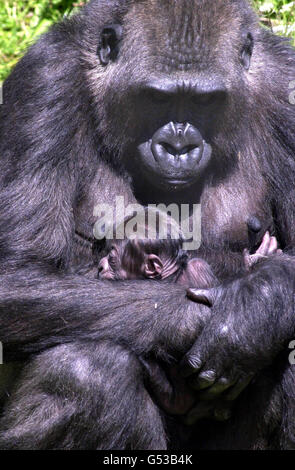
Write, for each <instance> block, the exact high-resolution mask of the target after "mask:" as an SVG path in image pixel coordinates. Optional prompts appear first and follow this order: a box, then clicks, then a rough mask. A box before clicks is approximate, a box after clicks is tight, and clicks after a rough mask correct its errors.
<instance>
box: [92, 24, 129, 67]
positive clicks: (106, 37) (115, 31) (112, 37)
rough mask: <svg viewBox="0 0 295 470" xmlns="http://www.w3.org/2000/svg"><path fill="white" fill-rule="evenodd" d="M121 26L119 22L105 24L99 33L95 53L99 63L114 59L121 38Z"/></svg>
mask: <svg viewBox="0 0 295 470" xmlns="http://www.w3.org/2000/svg"><path fill="white" fill-rule="evenodd" d="M122 32H123V29H122V26H121V25H119V24H115V25H110V26H106V27H105V28H104V29H103V30H102V33H101V38H100V44H99V46H98V49H97V55H98V57H99V59H100V63H101V65H108V63H109V62H110V61H114V60H115V59H116V58H117V56H118V53H119V43H120V41H121V39H122Z"/></svg>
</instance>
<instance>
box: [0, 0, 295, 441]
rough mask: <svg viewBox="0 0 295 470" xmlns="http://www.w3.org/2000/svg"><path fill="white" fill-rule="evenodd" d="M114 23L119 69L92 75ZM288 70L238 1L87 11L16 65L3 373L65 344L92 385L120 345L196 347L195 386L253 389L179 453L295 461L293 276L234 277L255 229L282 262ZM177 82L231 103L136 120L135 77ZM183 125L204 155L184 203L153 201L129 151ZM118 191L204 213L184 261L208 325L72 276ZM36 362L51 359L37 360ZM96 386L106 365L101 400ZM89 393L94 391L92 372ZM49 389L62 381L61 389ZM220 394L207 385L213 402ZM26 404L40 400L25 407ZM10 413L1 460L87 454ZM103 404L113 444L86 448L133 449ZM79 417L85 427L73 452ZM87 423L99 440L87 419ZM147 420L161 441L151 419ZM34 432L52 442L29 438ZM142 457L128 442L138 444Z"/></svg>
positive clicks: (165, 294)
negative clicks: (44, 453) (193, 260)
mask: <svg viewBox="0 0 295 470" xmlns="http://www.w3.org/2000/svg"><path fill="white" fill-rule="evenodd" d="M113 24H121V25H123V37H122V40H121V43H120V44H119V46H118V47H119V50H118V51H116V52H118V53H117V54H116V56H112V57H110V59H111V60H110V62H109V63H108V64H101V63H100V59H99V54H97V52H98V46H99V44H100V35H101V33H102V31H103V30H104V28H105V26H108V25H113ZM249 33H250V34H251V37H252V38H253V44H252V40H251V47H249V37H250V36H249ZM116 46H117V45H116ZM252 46H253V50H252ZM251 53H252V56H251ZM245 54H246V55H245ZM248 66H249V67H248ZM294 70H295V53H294V50H293V49H292V48H291V46H290V45H289V44H288V42H287V41H286V40H284V39H282V38H279V37H276V36H274V35H272V34H271V33H270V32H269V31H267V30H265V29H262V28H260V27H259V25H258V21H257V18H256V16H255V15H254V13H253V12H252V10H251V9H250V7H249V5H248V3H247V2H246V1H244V0H236V1H234V0H226V1H224V2H211V1H209V0H193V1H190V2H187V1H186V0H181V1H178V2H171V1H170V0H169V1H168V0H161V1H160V0H154V1H144V0H143V1H137V0H130V1H127V0H126V1H125V0H121V1H119V0H117V1H115V0H112V1H111V0H108V1H107V0H100V1H99V0H95V1H93V2H90V3H89V4H88V5H87V6H86V7H85V8H84V9H83V10H82V11H81V13H80V14H79V15H77V16H75V17H73V18H71V19H70V20H66V21H64V22H63V23H61V24H59V25H57V26H55V27H54V28H52V29H51V30H50V31H49V33H48V34H46V35H45V36H43V37H42V38H41V39H40V40H39V42H38V43H37V44H36V45H34V46H33V47H32V48H31V49H30V50H29V51H28V53H27V54H26V56H25V57H24V58H23V59H22V60H21V61H20V62H19V64H18V65H17V66H16V68H15V70H14V71H13V72H12V74H11V76H10V77H9V78H8V80H7V81H6V82H5V84H4V104H3V105H1V107H0V123H1V127H0V155H1V174H0V185H1V197H0V259H1V283H0V340H1V341H2V342H3V345H4V359H5V361H6V362H8V361H13V360H17V359H18V360H23V359H24V358H25V357H27V358H28V359H29V358H30V356H31V355H32V354H38V353H40V352H41V351H47V350H48V349H49V348H51V347H53V346H57V349H55V351H56V354H57V353H58V351H59V352H60V356H59V360H61V359H62V357H63V355H65V356H66V355H67V354H73V353H74V351H75V348H77V347H78V345H79V344H81V345H83V349H82V350H79V351H80V352H79V354H78V356H79V355H80V353H81V357H82V356H83V354H86V356H87V360H89V361H90V363H91V364H92V366H91V367H92V369H91V370H93V369H96V367H98V368H99V364H100V358H101V357H102V356H103V353H105V354H106V357H107V359H108V360H109V361H110V362H112V363H114V362H115V364H116V360H118V361H119V359H118V358H115V359H114V356H113V355H114V354H115V353H116V348H117V347H118V348H120V347H121V346H123V347H124V351H126V350H127V351H132V353H133V354H135V355H140V354H151V353H152V354H154V355H156V356H158V357H160V358H161V359H162V360H164V361H169V360H170V359H171V357H173V358H175V359H178V358H180V357H181V355H182V354H184V353H185V352H186V351H187V350H188V349H189V348H190V347H191V345H192V344H193V342H194V340H195V339H196V338H197V341H196V343H195V345H194V346H193V349H192V351H191V353H189V354H188V356H187V361H188V364H189V365H190V366H191V368H192V369H193V371H195V372H199V367H200V365H201V366H202V367H203V372H206V371H211V372H213V373H214V374H215V377H216V379H217V380H218V379H220V378H224V379H225V380H228V381H229V383H231V384H234V383H236V381H237V380H240V379H241V378H245V377H246V378H251V377H252V375H253V374H254V377H255V378H254V381H253V382H252V383H251V384H250V385H249V386H248V388H246V390H245V391H244V392H243V394H242V395H241V396H240V397H239V398H237V401H236V403H235V405H236V406H235V408H234V410H233V418H232V419H231V420H230V421H229V423H228V424H227V425H224V424H220V430H219V426H217V425H216V424H213V425H210V423H207V424H204V425H202V433H200V435H198V432H197V430H196V432H194V433H193V437H192V446H194V447H196V448H199V447H202V448H204V447H210V448H220V447H221V448H293V447H294V439H295V438H294V429H293V428H294V426H293V422H294V400H293V388H294V387H293V384H294V372H293V369H292V366H290V365H289V363H288V360H287V345H288V342H289V340H291V339H293V338H294V335H295V316H294V292H295V286H294V272H295V270H294V261H293V258H292V256H291V257H288V256H285V257H284V256H281V257H279V256H276V257H273V258H272V259H270V260H267V261H265V262H261V263H260V264H259V265H258V266H257V267H256V268H255V272H253V273H250V274H245V275H244V276H237V273H238V272H239V271H240V267H241V255H240V253H241V252H242V249H243V248H245V247H247V245H248V227H247V221H248V220H249V218H250V217H251V216H253V214H255V216H257V217H258V219H259V220H261V223H262V225H261V226H262V231H265V230H266V229H267V228H268V229H270V230H271V231H272V233H273V234H275V235H276V236H277V238H278V239H279V241H280V244H281V247H282V248H283V249H284V250H286V249H288V248H291V249H292V248H294V230H293V227H294V221H295V220H294V219H295V212H294V202H295V200H294V199H295V191H294V177H295V160H294V153H295V139H294V126H295V107H294V106H292V105H291V104H290V103H289V92H290V90H289V88H288V87H289V82H290V81H291V80H294V74H295V72H294ZM175 72H178V74H177V75H176V74H175ZM204 72H205V74H204ZM179 74H182V75H181V76H183V83H184V82H185V80H188V84H189V86H188V89H193V88H194V87H195V86H199V84H201V85H202V86H203V87H207V88H208V86H209V85H208V83H209V84H210V83H213V84H216V83H218V84H220V83H221V82H222V84H223V86H225V88H226V90H227V99H226V103H225V107H224V108H222V109H219V108H218V109H216V110H215V111H216V112H217V111H218V112H220V113H221V115H220V116H219V118H218V119H217V120H214V119H209V118H208V115H207V117H206V116H205V117H202V111H201V110H202V108H199V107H198V108H195V107H191V106H193V105H192V104H191V100H188V102H189V105H188V106H187V107H181V109H180V108H179V109H177V112H176V111H174V110H173V111H171V113H172V115H171V114H169V112H170V111H169V112H167V113H166V114H165V117H163V115H162V114H161V112H159V111H158V108H157V109H156V108H155V110H154V111H151V112H150V109H151V108H146V107H145V105H146V106H148V104H146V101H145V99H146V98H145V95H141V94H140V91H141V89H142V86H143V85H142V84H143V82H144V81H145V80H146V79H147V78H150V77H152V78H153V79H154V80H155V81H156V82H157V83H158V82H161V80H163V84H164V85H165V86H166V85H167V80H168V78H167V77H169V80H173V79H175V80H176V79H177V77H179ZM163 77H165V78H164V79H163ZM211 79H212V80H211ZM196 84H197V85H196ZM184 88H185V87H184ZM178 92H180V91H179V90H178ZM189 93H190V92H189ZM152 109H153V108H152ZM135 111H136V112H135ZM174 113H175V114H174ZM212 116H213V117H214V116H215V113H213V115H212ZM212 116H211V117H212ZM166 118H167V120H166ZM189 118H191V120H193V121H194V123H195V124H196V125H198V128H199V129H200V131H202V135H203V136H204V138H205V139H206V141H208V142H209V143H210V145H211V147H212V160H211V162H210V165H209V167H208V168H207V169H206V172H205V173H204V174H203V175H202V178H200V179H199V180H198V181H196V182H195V183H194V185H192V186H191V187H189V188H184V189H183V190H181V191H176V190H175V191H174V190H173V188H170V190H169V191H167V190H165V189H163V188H158V187H157V188H154V187H152V186H151V184H148V183H147V182H146V180H145V178H144V175H143V174H142V172H141V167H140V164H139V160H138V159H136V158H135V152H134V145H135V143H139V142H141V140H140V139H141V138H143V140H142V142H144V141H145V139H148V138H149V135H150V133H154V132H155V130H156V129H158V128H159V127H161V126H163V125H164V124H166V122H169V121H171V120H178V121H180V122H182V120H184V121H186V120H188V119H189ZM144 138H145V139H144ZM122 194H124V195H125V197H126V199H128V200H129V201H135V200H138V201H139V202H141V203H144V204H148V203H152V202H164V203H167V202H178V203H182V202H190V203H196V202H201V203H202V215H203V220H202V222H203V223H202V246H201V249H200V250H199V253H198V256H203V257H204V258H206V260H207V261H208V262H209V263H210V264H211V266H212V267H213V268H214V270H215V274H216V275H217V276H218V277H220V278H221V279H222V280H223V281H224V284H223V285H222V287H221V288H220V289H219V290H218V289H217V295H216V299H217V300H216V303H215V305H214V306H213V309H212V311H210V310H209V309H207V308H205V307H202V306H199V305H197V304H194V303H193V302H190V301H189V300H187V299H186V298H185V293H184V292H183V291H182V289H181V288H179V287H177V286H173V287H172V286H169V289H168V290H167V289H166V285H165V283H163V284H161V283H153V284H151V283H145V282H142V281H140V282H133V283H131V284H130V283H124V284H121V285H120V288H119V287H118V285H116V284H112V283H110V284H104V283H101V284H100V283H99V282H97V281H95V280H94V279H89V278H85V277H84V276H82V275H78V274H74V272H75V271H76V270H77V267H78V265H79V268H81V267H82V268H83V266H89V264H90V266H91V263H93V264H94V263H95V259H94V258H95V256H94V255H95V253H93V252H92V250H91V243H90V242H89V239H91V237H92V226H93V223H94V219H93V212H92V210H93V205H94V204H96V203H98V202H102V201H104V202H113V200H114V197H115V196H116V195H122ZM81 235H82V236H81ZM290 253H291V252H290ZM155 304H157V308H156V309H155V308H154V307H153V306H154V305H155ZM204 325H206V326H205V328H204V329H203V327H204ZM202 330H203V331H202ZM97 340H100V341H102V340H103V341H106V342H111V343H113V344H114V346H113V349H112V348H110V349H108V348H107V349H106V350H104V352H102V351H100V346H99V345H96V342H97ZM101 344H103V343H101ZM217 345H218V346H217ZM88 347H89V349H88ZM81 351H82V352H81ZM87 351H89V352H88V354H87ZM108 351H109V353H108ZM43 354H45V355H46V354H48V356H49V357H50V351H48V352H44V353H43ZM96 354H97V356H96ZM123 356H124V355H123ZM120 357H121V356H119V358H120ZM132 357H133V356H132ZM39 359H40V358H38V357H37V358H36V359H35V361H36V362H35V363H34V364H35V366H36V367H37V368H38V364H39V362H38V361H39ZM77 361H79V357H78V358H77ZM122 361H124V357H123V358H122ZM127 362H128V361H127ZM74 363H75V361H74ZM43 366H44V364H42V367H43ZM4 367H5V366H4ZM106 372H107V371H106V369H105V368H104V367H102V370H101V373H102V376H103V379H102V380H103V382H104V385H105V386H107V383H108V379H107V375H105V373H106ZM48 373H50V371H48ZM195 375H196V374H195ZM127 376H128V375H127ZM269 377H270V378H269ZM78 379H79V374H78V375H77V376H74V379H73V388H70V393H73V395H72V404H74V405H73V407H74V408H75V403H76V404H77V400H78V398H77V397H78V390H77V389H79V382H78ZM28 380H29V379H28ZM44 380H45V381H46V374H45V377H44ZM85 380H86V384H87V386H88V385H89V388H90V389H91V374H90V376H89V377H88V378H87V377H86V379H85ZM63 384H64V387H66V386H67V378H65V379H64V382H63V378H62V377H61V385H62V386H63ZM29 385H32V387H33V388H35V385H34V384H31V383H29V384H28V386H29ZM22 386H23V387H25V386H26V381H24V382H22ZM85 386H86V385H85ZM124 386H125V387H126V388H127V389H128V392H129V393H130V396H133V397H134V396H135V398H136V400H138V403H140V400H141V398H140V393H139V392H138V394H137V392H135V391H134V389H133V388H132V385H130V387H129V385H128V384H126V383H125V384H118V389H119V390H118V393H119V394H120V392H121V391H122V390H123V388H124ZM20 390H21V388H20ZM218 390H220V389H218V387H215V389H214V385H213V392H212V389H211V393H213V396H216V397H217V398H218V397H219V395H220V391H218ZM208 393H210V390H209V392H208ZM92 396H93V399H94V400H95V399H96V398H97V397H96V395H95V394H93V395H92ZM222 396H223V395H222ZM253 397H254V398H253ZM36 398H37V399H38V389H36V395H35V394H34V395H33V396H32V403H29V408H28V409H31V408H30V407H31V406H33V407H34V400H35V399H36ZM110 398H111V397H110ZM254 399H255V403H257V401H258V402H259V403H260V405H261V403H265V404H266V405H265V406H266V409H265V408H263V407H261V406H260V408H259V412H260V414H261V419H260V420H259V426H258V427H257V425H256V410H257V409H256V408H255V407H253V408H250V409H249V406H251V405H252V401H253V403H254ZM18 400H20V401H21V400H22V394H21V392H20V395H18V396H17V397H15V402H14V400H12V401H11V402H10V403H9V404H8V405H7V407H6V409H5V410H4V414H3V418H2V423H3V424H2V428H1V431H2V439H4V441H3V442H5V444H4V445H3V446H4V447H12V448H13V447H14V446H15V447H17V448H22V447H26V448H28V447H29V448H40V447H41V448H54V447H57V446H58V444H57V442H58V441H59V439H61V440H60V442H62V443H63V444H62V445H61V447H62V446H64V447H66V448H75V447H79V446H80V447H83V448H85V447H87V446H88V444H86V443H83V442H82V440H79V439H82V438H81V434H80V435H79V436H80V437H79V436H78V437H77V436H76V435H75V429H74V427H75V424H73V425H72V424H71V425H70V428H69V429H68V433H67V432H66V429H64V428H63V423H64V422H63V420H62V418H60V416H59V413H58V412H57V411H56V408H54V407H52V406H49V407H48V408H46V416H45V418H44V414H43V411H44V410H43V408H42V407H38V408H37V409H35V408H34V409H35V413H36V414H34V413H31V412H28V413H27V414H26V415H25V414H24V415H22V416H23V417H24V416H26V417H27V419H26V421H25V422H23V424H22V425H21V426H19V425H18V424H15V423H14V422H12V421H11V418H9V413H10V411H9V410H12V409H15V408H14V407H15V406H17V404H18V403H19V401H18ZM89 400H90V401H91V392H90V395H89ZM247 400H250V401H249V402H248V401H247ZM91 403H92V401H91ZM125 404H126V403H125ZM125 404H124V406H125ZM267 404H269V406H268V405H267ZM138 406H139V408H138V409H140V405H138ZM112 407H113V401H112V400H111V403H110V409H109V411H110V414H111V416H110V420H108V422H107V424H106V426H109V428H108V429H109V432H106V435H103V433H102V434H101V435H100V437H99V441H98V442H95V443H93V444H91V446H92V445H93V446H94V447H95V446H96V447H98V448H103V447H124V446H125V445H126V446H127V447H128V445H130V444H129V436H130V428H129V429H128V432H127V431H126V433H127V434H125V428H123V429H120V430H118V429H114V428H113V427H112V413H115V411H114V410H113V408H112ZM119 408H120V407H119ZM257 408H258V405H257ZM72 410H73V408H71V406H70V407H69V410H68V411H67V410H65V412H68V414H67V418H66V421H67V420H68V419H69V416H70V419H71V417H72V416H73V419H74V422H75V419H76V418H75V411H74V413H73V414H71V413H72ZM119 411H120V412H121V411H123V405H122V408H120V409H119ZM116 412H117V411H116ZM94 416H95V415H94ZM32 417H33V419H32ZM35 417H36V419H35ZM92 418H93V416H92V417H91V418H89V420H88V419H87V418H85V420H86V421H84V418H83V419H81V423H80V424H81V425H83V423H85V426H86V427H87V432H85V436H87V437H89V436H90V435H91V430H92V429H93V428H92V426H93V425H94V424H93V420H92ZM56 419H57V421H56ZM59 419H61V421H58V420H59ZM128 419H129V417H128ZM130 419H131V417H130ZM151 419H152V417H151ZM94 421H95V424H96V425H97V426H98V427H99V425H100V424H101V423H100V422H99V416H98V418H97V420H95V419H94ZM139 422H140V420H139ZM153 422H154V423H156V426H158V423H159V421H158V415H157V416H154V419H153ZM52 423H53V424H52ZM67 423H68V421H67ZM75 423H76V422H75ZM159 426H160V424H159ZM135 428H136V426H134V433H136V429H135ZM5 430H6V431H5ZM207 430H208V432H207ZM7 433H10V434H7ZM122 433H123V434H122ZM139 434H140V432H139ZM44 435H46V436H50V437H45V440H43V441H42V439H43V436H44ZM9 436H13V438H12V437H9ZM38 436H40V441H39V440H38ZM60 436H64V437H62V438H60ZM78 441H79V443H78ZM7 442H8V444H7ZM133 442H136V441H133ZM151 445H152V444H151ZM140 446H141V441H138V442H136V443H135V444H134V447H138V448H140Z"/></svg>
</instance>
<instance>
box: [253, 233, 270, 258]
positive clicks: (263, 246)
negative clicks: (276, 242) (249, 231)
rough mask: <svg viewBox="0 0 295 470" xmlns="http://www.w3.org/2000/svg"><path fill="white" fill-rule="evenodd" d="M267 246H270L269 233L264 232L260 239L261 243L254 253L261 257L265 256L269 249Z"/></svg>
mask: <svg viewBox="0 0 295 470" xmlns="http://www.w3.org/2000/svg"><path fill="white" fill-rule="evenodd" d="M269 244H270V235H269V232H266V233H265V235H264V237H263V239H262V243H261V245H260V246H259V248H258V250H257V251H256V253H259V254H260V255H262V256H267V253H268V249H269Z"/></svg>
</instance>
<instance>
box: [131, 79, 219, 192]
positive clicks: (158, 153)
mask: <svg viewBox="0 0 295 470" xmlns="http://www.w3.org/2000/svg"><path fill="white" fill-rule="evenodd" d="M225 100H226V90H225V89H224V88H222V87H214V88H210V89H209V90H202V91H201V92H200V89H198V88H197V87H194V86H193V84H192V82H191V81H187V82H186V81H183V80H182V81H180V82H179V81H178V80H175V81H172V80H171V79H162V80H161V79H158V81H157V82H155V83H151V84H147V86H146V88H145V89H144V90H142V100H141V105H144V109H145V110H148V114H146V120H145V125H146V128H147V129H148V130H149V132H148V135H146V136H143V141H142V142H140V143H139V144H138V146H137V148H136V149H135V153H136V156H137V158H136V160H137V162H138V163H137V164H138V165H139V167H140V168H141V171H142V172H143V174H144V175H145V177H146V179H147V180H148V181H149V182H150V183H151V184H152V185H154V186H159V187H162V188H167V189H170V188H173V189H174V190H180V189H183V188H185V187H189V186H191V185H193V184H194V183H195V182H196V181H197V180H198V179H199V178H200V177H201V176H202V175H203V173H204V171H205V170H206V168H207V167H208V164H209V162H210V159H211V155H212V148H211V145H210V143H209V139H208V137H209V135H208V132H206V129H204V126H202V124H204V122H205V119H204V116H202V119H201V120H202V123H201V122H198V119H197V117H198V116H196V115H194V111H195V109H194V108H196V107H197V108H198V109H199V110H200V109H201V108H203V113H204V114H207V115H208V113H209V111H210V113H212V112H214V111H213V109H214V108H217V107H218V106H222V103H223V102H224V101H225ZM215 113H216V114H217V109H216V111H215ZM149 121H150V122H149ZM199 121H200V120H199ZM152 122H154V123H157V124H158V125H157V126H156V129H155V128H154V127H153V126H152ZM212 125H213V123H212Z"/></svg>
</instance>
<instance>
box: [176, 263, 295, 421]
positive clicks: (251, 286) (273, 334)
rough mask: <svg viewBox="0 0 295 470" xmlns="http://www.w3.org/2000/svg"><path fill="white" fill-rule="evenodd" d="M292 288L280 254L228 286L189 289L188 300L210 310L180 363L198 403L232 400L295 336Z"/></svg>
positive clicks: (288, 267)
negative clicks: (210, 308) (208, 307)
mask: <svg viewBox="0 0 295 470" xmlns="http://www.w3.org/2000/svg"><path fill="white" fill-rule="evenodd" d="M292 272H293V276H292ZM293 284H294V259H292V258H291V257H287V256H286V255H282V254H278V255H273V256H272V257H271V258H269V259H268V260H266V261H264V262H262V263H261V264H260V265H259V267H258V266H257V267H256V268H255V270H254V271H253V272H252V273H250V274H248V275H246V276H244V277H241V278H239V279H236V280H234V281H233V282H231V283H227V284H225V285H223V286H220V287H217V288H214V289H208V290H195V289H189V290H188V292H187V294H188V297H189V298H190V299H192V300H194V301H196V302H199V303H207V304H209V305H211V306H212V316H211V317H210V318H209V320H208V322H207V324H206V325H205V327H204V329H203V330H202V332H201V333H200V335H199V336H198V339H197V341H196V342H195V344H194V345H193V347H192V348H191V350H190V351H189V352H188V353H187V354H186V356H185V358H184V359H183V361H182V364H181V365H182V372H183V375H184V376H185V377H188V381H189V383H190V385H191V386H192V387H193V388H194V389H195V390H197V391H198V398H199V399H200V400H213V399H217V398H221V399H222V400H223V401H232V400H234V399H236V398H237V397H238V396H239V394H240V393H241V392H242V391H243V390H244V388H245V387H246V386H247V385H248V384H249V382H250V381H251V379H252V378H253V376H254V374H255V373H256V372H258V371H259V370H262V369H263V368H264V367H266V366H267V365H269V364H270V363H271V361H272V359H274V358H275V356H276V355H277V354H278V352H279V351H280V350H281V349H282V348H283V347H284V345H285V343H286V342H287V341H288V339H290V338H291V337H292V332H293V334H294V315H293V308H294V307H293V302H292V299H290V292H292V291H293V289H294V285H293ZM288 289H289V290H288ZM288 292H289V294H288ZM287 320H288V329H289V330H288V329H286V323H287ZM192 413H193V412H192ZM194 413H195V414H196V415H198V413H197V412H196V411H195V412H194Z"/></svg>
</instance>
